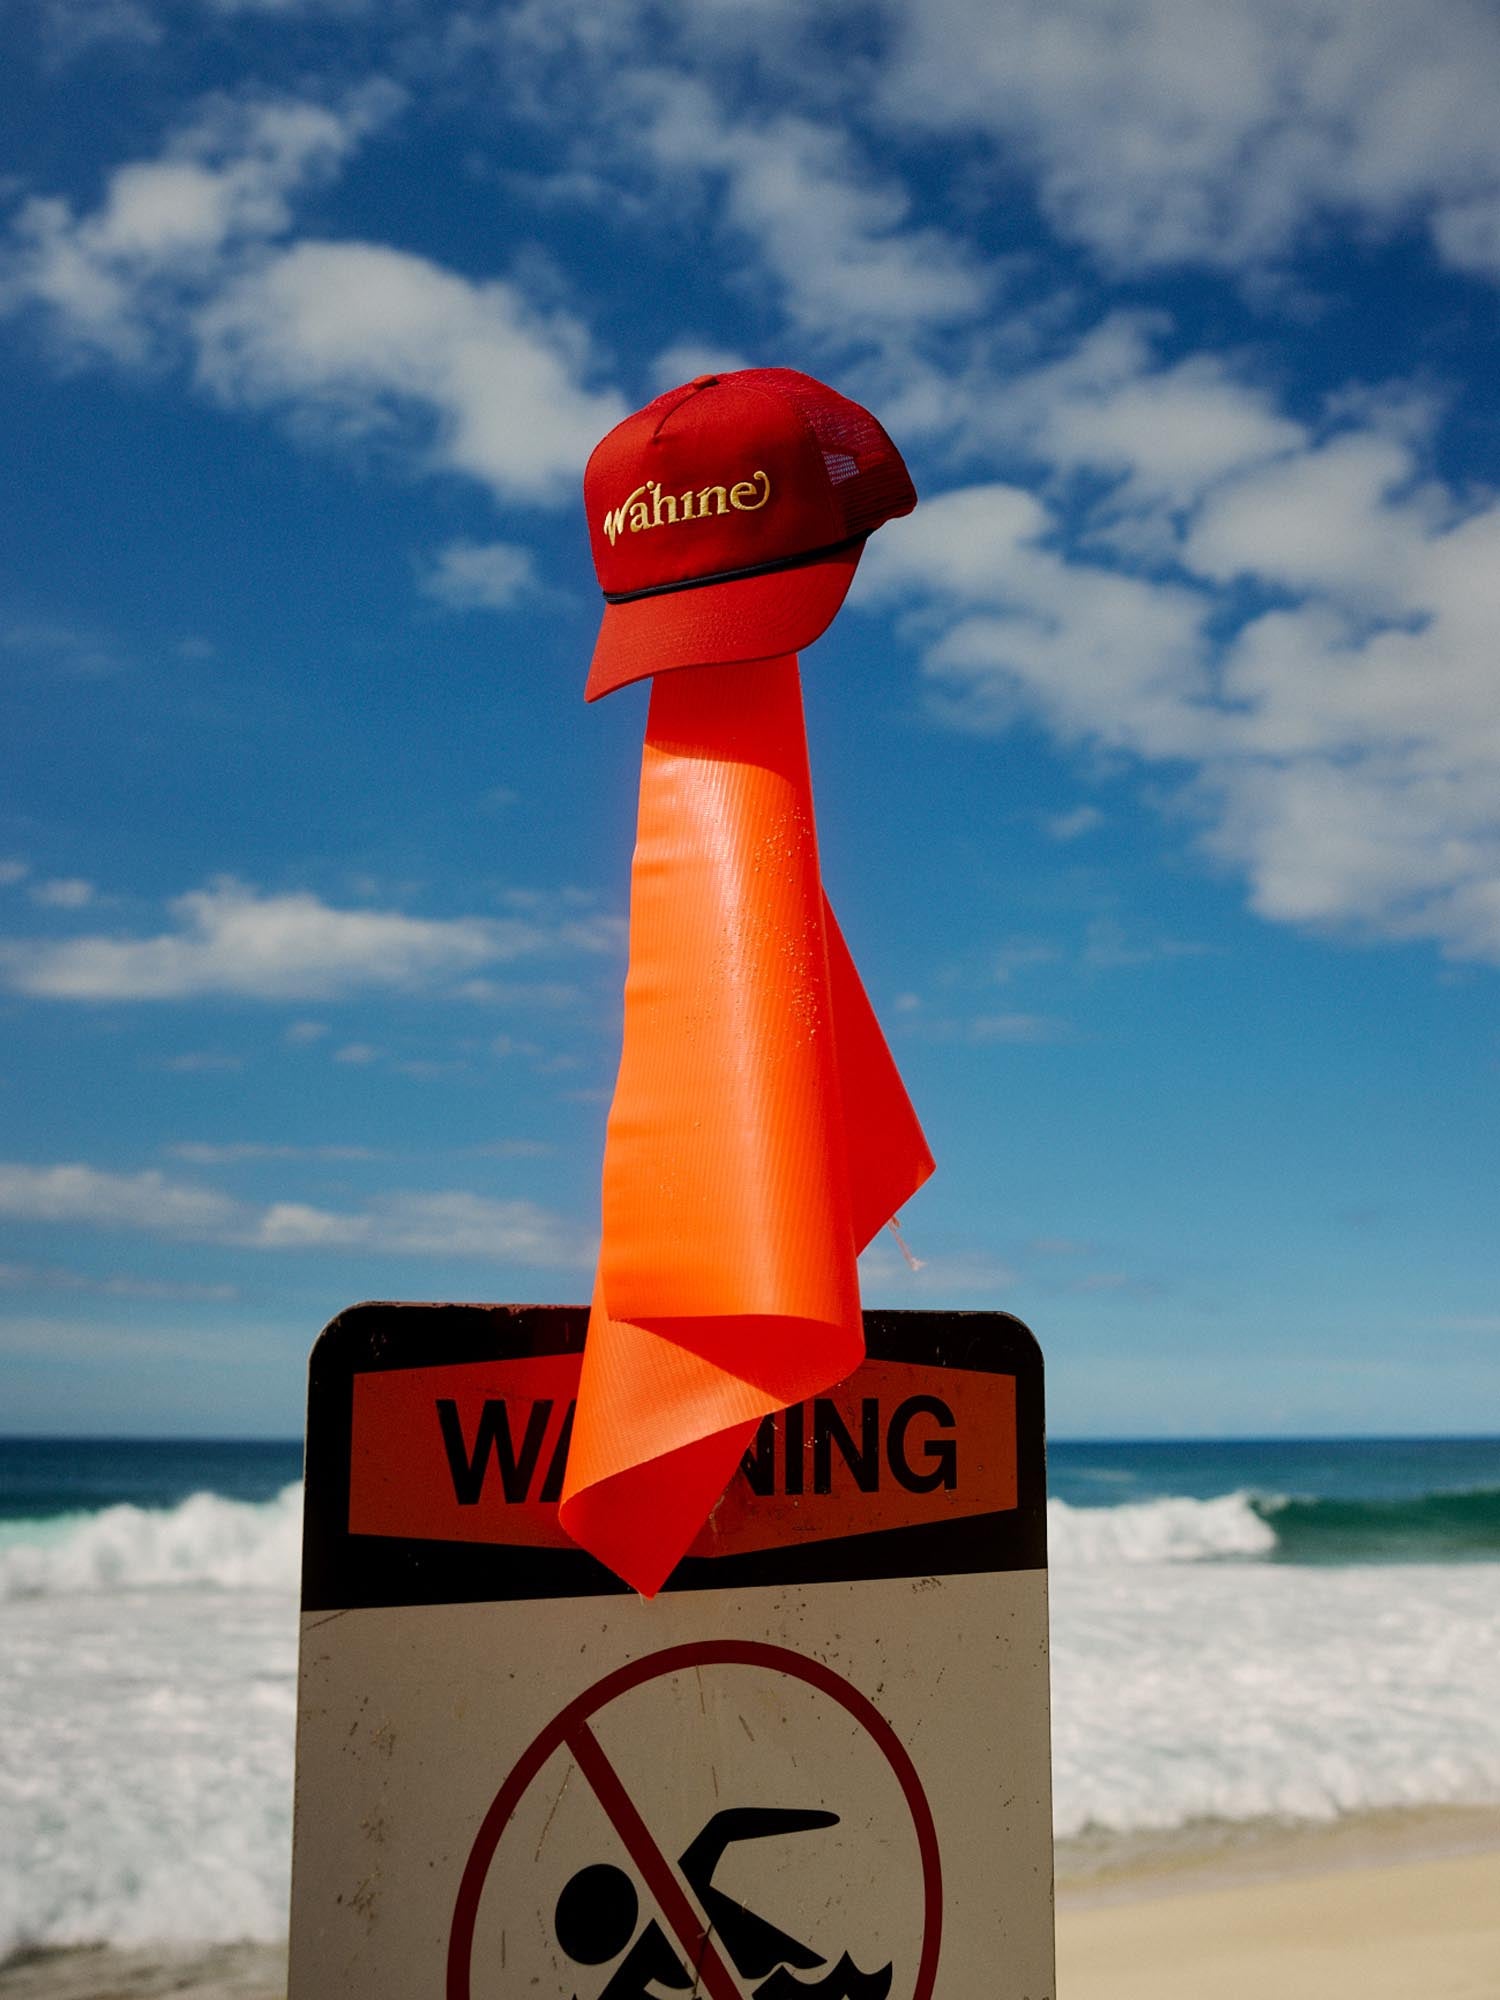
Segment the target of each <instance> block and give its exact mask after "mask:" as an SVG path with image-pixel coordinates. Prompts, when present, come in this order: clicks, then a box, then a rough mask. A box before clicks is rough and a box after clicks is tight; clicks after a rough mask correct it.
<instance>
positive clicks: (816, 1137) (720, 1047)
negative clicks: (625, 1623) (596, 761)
mask: <svg viewBox="0 0 1500 2000" xmlns="http://www.w3.org/2000/svg"><path fill="white" fill-rule="evenodd" d="M932 1164H933V1163H932V1156H931V1154H930V1153H929V1152H928V1150H927V1145H926V1141H925V1140H924V1139H923V1137H922V1132H921V1128H920V1127H919V1125H918V1123H917V1120H916V1115H915V1113H914V1112H913V1110H912V1108H911V1104H910V1102H909V1101H908V1099H907V1096H906V1092H905V1090H904V1088H903V1086H902V1083H901V1079H900V1077H899V1075H898V1074H897V1071H896V1066H895V1063H894V1062H893V1060H892V1058H891V1054H890V1051H889V1049H888V1048H887V1047H886V1044H885V1040H884V1037H883V1036H882V1034H881V1032H880V1027H879V1024H878V1023H877V1021H876V1019H875V1015H874V1012H873V1010H872V1009H871V1006H870V1003H869V1000H868V999H867V998H866V996H865V992H864V988H863V987H862V986H861V984H860V980H859V974H858V973H857V972H856V971H855V969H854V964H853V961H852V960H851V958H850V956H849V953H848V950H847V948H846V946H845V944H844V941H843V938H842V937H841V936H840V934H839V931H838V927H837V925H836V924H835V922H834V918H833V913H832V911H831V910H830V909H829V907H828V904H827V901H826V899H825V897H824V895H823V888H822V881H821V877H820V874H819V869H818V846H817V833H816V828H815V824H814V819H813V804H812V787H811V782H810V779H809V775H808V763H807V737H806V731H805V728H804V724H803V718H802V693H801V684H800V680H799V677H798V669H797V661H796V658H795V656H787V657H784V658H781V659H775V660H760V661H755V662H751V663H749V664H743V665H737V666H713V667H702V668H684V669H681V670H679V671H676V672H673V673H670V674H662V675H659V676H658V677H657V679H656V680H655V681H654V683H653V685H652V690H651V708H650V715H649V719H648V722H647V728H646V746H645V755H644V759H643V762H642V767H641V802H640V820H639V829H638V836H637V843H636V851H635V863H634V870H633V874H632V883H631V912H630V969H629V974H628V977H627V980H626V985H625V1035H624V1046H623V1052H622V1055H621V1060H620V1073H619V1081H618V1083H617V1084H616V1087H615V1096H614V1103H613V1105H612V1108H611V1111H610V1116H609V1128H608V1136H607V1139H606V1143H605V1155H604V1231H603V1240H602V1247H601V1251H600V1257H599V1273H598V1278H597V1281H596V1284H595V1288H594V1299H593V1308H592V1312H591V1315H590V1319H589V1330H588V1342H587V1346H586V1349H585V1352H584V1359H583V1375H582V1380H581V1383H580V1387H579V1394H578V1408H577V1415H576V1418H575V1422H574V1429H573V1438H572V1445H571V1449H570V1452H569V1457H568V1470H567V1478H566V1481H565V1485H564V1490H563V1499H562V1505H561V1519H562V1524H563V1526H564V1527H565V1528H566V1530H567V1531H568V1533H569V1534H570V1535H571V1536H573V1538H574V1539H575V1540H576V1541H578V1542H580V1543H581V1544H582V1545H583V1546H584V1547H585V1548H587V1549H589V1550H590V1551H591V1552H592V1553H593V1554H595V1555H596V1556H598V1557H599V1558H600V1559H601V1560H602V1561H603V1562H605V1563H607V1564H608V1565H609V1567H610V1568H611V1569H613V1570H614V1571H615V1572H616V1573H617V1574H618V1575H620V1576H622V1577H624V1578H625V1579H626V1581H627V1582H629V1583H631V1584H632V1585H634V1586H635V1588H636V1589H638V1590H641V1591H643V1592H645V1593H646V1594H647V1595H651V1594H653V1593H654V1592H655V1591H656V1590H658V1589H659V1588H660V1586H661V1584H662V1583H663V1582H664V1581H665V1579H666V1577H667V1576H668V1575H669V1573H670V1572H671V1570H672V1569H673V1567H674V1566H675V1564H676V1563H677V1561H678V1559H679V1558H680V1557H681V1556H682V1554H683V1552H684V1551H685V1550H686V1549H687V1547H688V1545H689V1544H690V1543H691V1542H692V1541H693V1539H694V1537H695V1536H696V1535H697V1533H698V1531H699V1529H700V1528H701V1527H702V1525H703V1522H704V1519H705V1517H706V1516H708V1515H709V1514H710V1513H711V1511H712V1508H713V1506H714V1503H715V1502H716V1501H717V1500H718V1498H719V1496H720V1494H721V1493H722V1492H723V1490H724V1488H725V1486H726V1485H727V1484H728V1482H729V1480H730V1478H731V1477H732V1476H733V1473H734V1470H735V1467H736V1464H737V1462H738V1460H739V1458H740V1455H741V1454H742V1452H743V1451H744V1449H745V1447H746V1445H747V1444H748V1443H749V1440H750V1438H751V1436H752V1435H753V1433H754V1430H755V1426H756V1425H757V1424H758V1423H759V1421H760V1420H761V1418H762V1417H764V1416H766V1415H768V1414H769V1413H770V1412H772V1411H774V1410H779V1409H783V1408H785V1407H786V1406H787V1405H788V1404H790V1403H796V1402H801V1401H803V1400H804V1399H805V1398H807V1397H809V1396H813V1395H816V1394H818V1393H820V1392H821V1391H823V1390H825V1389H828V1388H830V1387H831V1386H832V1385H833V1384H834V1383H836V1382H839V1381H842V1380H843V1378H844V1377H845V1376H846V1375H848V1374H849V1373H850V1372H851V1371H852V1370H853V1369H855V1368H856V1367H858V1365H859V1363H860V1362H861V1361H862V1360H863V1358H864V1337H863V1330H862V1324H861V1319H860V1303H859V1284H858V1278H857V1275H856V1270H855V1258H856V1256H857V1254H858V1252H859V1251H860V1250H861V1249H862V1248H863V1247H864V1245H865V1244H866V1243H867V1242H868V1241H869V1240H870V1238H871V1237H872V1236H873V1235H874V1234H875V1232H876V1231H877V1230H878V1229H879V1228H880V1227H881V1226H882V1225H883V1224H884V1223H885V1222H886V1221H887V1220H888V1219H889V1218H890V1217H891V1216H892V1215H894V1214H895V1213H896V1211H897V1210H898V1209H899V1208H900V1206H901V1204H902V1203H903V1202H904V1201H905V1200H906V1198H907V1197H908V1196H909V1195H910V1194H911V1193H912V1192H913V1191H914V1190H915V1189H916V1188H918V1187H920V1186H921V1184H922V1182H923V1181H924V1180H926V1178H927V1176H928V1175H929V1174H930V1173H931V1172H932Z"/></svg>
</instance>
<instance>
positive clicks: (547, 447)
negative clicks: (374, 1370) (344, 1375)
mask: <svg viewBox="0 0 1500 2000" xmlns="http://www.w3.org/2000/svg"><path fill="white" fill-rule="evenodd" d="M5 37H6V42H7V49H6V61H5V63H4V64H3V65H0V79H3V80H0V133H3V135H4V137H3V140H0V147H3V153H0V354H3V366H0V435H3V437H4V440H5V459H6V468H7V477H6V501H5V528H6V532H5V536H4V541H3V548H0V684H3V688H4V697H3V699H4V720H3V725H0V756H3V760H4V780H3V785H0V1023H3V1039H0V1394H3V1400H0V1429H27V1430H40V1431H52V1430H55V1431H78V1432H88V1431H101V1430H107V1431H123V1432H132V1433H140V1434H148V1435H149V1434H156V1433H169V1432H178V1431H198V1432H211V1433H221V1434H223V1433H236V1434H237V1433H249V1434H265V1433H270V1434H282V1435H285V1434H290V1433H292V1432H294V1431H295V1430H296V1429H297V1428H298V1426H299V1422H300V1402H301V1392H302V1367H303V1360H304V1357H305V1353H306V1350H307V1348H308V1346H309V1345H310V1343H311V1341H312V1339H313V1337H314V1335H315V1334H316V1332H317V1330H318V1328H319V1326H320V1325H321V1324H322V1323H323V1322H324V1321H325V1320H326V1319H327V1318H328V1317H329V1316H330V1315H331V1314H332V1313H333V1312H334V1311H336V1310H337V1309H338V1308H339V1307H340V1306H342V1305H344V1304H347V1303H349V1302H350V1301H352V1300H354V1299H356V1298H361V1297H408V1298H490V1299H563V1300H570V1299H581V1298H584V1297H586V1295H587V1288H588V1284H589V1279H590V1272H591V1262H592V1257H593V1251H594V1232H595V1228H596V1214H597V1186H598V1169H599V1158H600V1152H601V1147H602V1138H603V1121H604V1114H605V1109H606V1105H607V1100H608V1093H609V1089H610V1085H611V1082H612V1079H613V1070H614V1063H615V1060H616V1056H617V1052H618V1036H619V1016H620V984H621V979H622V976H623V968H624V955H623V941H624V920H625V915H626V894H627V886H628V871H629V851H630V840H631V830H632V813H633V806H634V793H635V779H636V770H637V763H638V757H639V745H640V736H641V728H642V723H643V719H644V694H643V691H642V690H640V689H635V690H630V691H627V692H625V693H622V694H620V695H617V696H615V697H614V698H612V699H611V700H609V701H607V702H605V703H602V704H600V705H599V706H598V707H595V708H590V709H585V707H584V706H583V704H582V700H581V689H582V683H583V676H584V672H585V669H586V664H587V659H588V654H589V649H590V645H591V641H592V635H593V631H594V627H595V624H596V620H597V596H596V592H595V586H594V582H593V577H592V572H591V569H590V566H589V562H588V555H587V547H586V542H585V538H584V532H583V524H582V520H581V515H580V506H579V499H578V485H579V479H580V476H581V471H582V465H583V461H584V459H585V458H586V456H587V453H588V451H589V449H590V448H591V446H592V445H593V443H594V442H595V441H596V439H597V438H598V437H599V436H600V435H602V433H603V432H604V431H605V430H606V429H607V428H608V427H609V426H610V425H611V424H612V423H614V422H615V421H616V420H617V419H618V418H619V417H620V416H622V415H624V414H625V413H626V412H627V411H628V410H629V409H632V408H634V407H636V406H638V405H639V404H640V403H642V402H644V401H646V400H647V399H648V397H649V396H650V395H652V394H653V393H655V392H656V391H657V390H658V389H660V388H662V387H665V386H668V385H670V384H671V383H672V382H674V381H677V380H681V379H684V378H685V377H687V376H690V375H692V374H695V373H698V372H700V371H701V370H704V369H707V368H715V367H729V366H736V365H747V364H748V365H766V364H781V365H791V366H796V367H800V368H804V369H807V370H809V371H810V372H812V373H814V374H818V375H820V376H822V377H824V378H825V379H827V380H829V381H831V382H833V383H834V384H835V385H836V386H837V387H839V388H840V389H842V390H844V391H845V392H846V393H848V394H851V395H854V396H856V397H858V398H859V399H860V400H862V401H864V402H866V403H868V404H869V405H870V406H871V407H872V408H873V409H875V410H876V412H877V413H878V414H879V415H880V416H881V417H882V418H883V420H884V421H885V423H886V425H887V428H888V429H889V430H890V431H891V432H892V434H893V435H894V436H895V438H896V439H897V441H898V442H899V443H900V444H901V446H902V448H903V450H904V451H905V453H906V455H907V457H908V460H909V462H910V464H911V466H912V468H913V472H914V475H915V477H916V480H917V484H918V488H919V491H920V493H921V495H922V502H921V505H920V506H919V508H918V510H917V512H916V514H915V515H913V516H912V517H911V518H910V519H909V520H907V521H903V522H898V523H893V524H891V525H890V526H888V527H887V528H885V529H883V530H882V531H881V532H880V534H879V535H878V536H877V537H876V538H875V540H874V541H873V542H872V544H871V546H870V549H869V551H868V553H867V556H866V559H865V562H864V564H863V567H862V570H861V573H860V576H859V578H858V580H857V583H856V588H855V592H854V594H853V595H852V597H851V599H850V603H849V606H848V607H847V609H846V610H845V611H844V613H843V614H841V616H840V618H839V620H838V622H837V624H836V625H835V627H834V629H833V630H832V631H831V632H830V633H829V634H828V635H827V636H826V637H825V638H824V639H823V640H822V641H820V642H819V644H818V645H817V647H816V648H815V649H814V650H812V651H811V652H810V653H809V654H808V656H807V659H806V661H805V663H804V667H805V680H806V686H807V698H808V712H809V728H810V736H811V743H812V754H813V764H814V775H815V781H816V787H817V794H818V802H819V813H820V825H821V833H822V844H823V853H824V866H825V874H826V876H827V879H828V882H829V886H830V890H831V893H832V895H833V898H834V901H835V904H836V906H837V908H838V909H839V911H840V914H841V918H842V921H843V924H844V927H845V930H846V931H847V933H848V935H849V938H850V941H851V944H852V945H853V947H854V950H855V953H856V957H857V958H858V960H859V962H860V964H861V966H862V968H863V970H864V972H865V975H866V980H867V984H868V985H869V988H870V991H871V995H872V997H873V999H874V1000H875V1003H876V1007H877V1010H878V1011H879V1012H880V1014H881V1016H882V1019H883V1021H884V1022H885V1024H886V1026H887V1029H888V1032H889V1035H890V1038H891V1041H892V1044H893V1046H894V1048H895V1050H896V1053H897V1056H898V1059H899V1061H900V1063H901V1066H902V1069H903V1072H904V1074H905V1076H906V1079H907V1082H908V1085H909V1087H910V1089H911V1092H912V1095H913V1097H914V1099H915V1100H916V1102H917V1104H918V1107H919V1109H920V1111H921V1113H922V1115H923V1118H924V1122H925V1124H926V1126H927V1129H928V1133H929V1136H930V1138H931V1140H932V1143H933V1146H934V1150H935V1152H936V1154H937V1157H938V1163H939V1170H938V1173H937V1175H936V1177H935V1178H934V1180H933V1181H932V1182H931V1183H930V1184H929V1186H928V1187H927V1189H925V1190H924V1191H923V1193H922V1194H921V1195H920V1196H919V1197H918V1198H917V1199H916V1200H915V1201H914V1202H913V1203H912V1205H911V1207H910V1209H909V1210H908V1211H907V1213H906V1216H905V1218H904V1222H905V1228H906V1233H907V1237H908V1240H909V1241H910V1243H911V1244H912V1246H913V1248H914V1250H915V1251H916V1253H917V1255H918V1256H919V1257H920V1258H921V1259H922V1260H923V1266H924V1267H923V1269H922V1270H921V1271H920V1272H917V1273H912V1272H910V1271H908V1270H907V1269H906V1267H905V1265H904V1264H903V1263H902V1261H901V1258H900V1256H899V1254H898V1253H897V1251H896V1248H895V1245H894V1244H893V1243H890V1242H882V1243H881V1244H879V1245H877V1246H876V1248H875V1249H874V1250H873V1251H872V1252H871V1253H870V1255H869V1256H868V1257H867V1259H866V1264H865V1294H866V1299H867V1302H869V1303H882V1304H899V1305H918V1304H923V1303H929V1304H934V1305H942V1306H964V1307H990V1306H1003V1307H1006V1308H1008V1309H1010V1310H1013V1311H1016V1312H1018V1313H1020V1314H1021V1315H1022V1316H1023V1317H1024V1318H1026V1319H1027V1320H1028V1321H1029V1322H1030V1323H1031V1324H1032V1325H1033V1326H1034V1327H1035V1329H1036V1331H1037V1332H1038V1334H1039V1336H1040V1337H1041V1339H1042V1342H1043V1345H1044V1347H1045V1349H1046V1352H1047V1355H1048V1359H1049V1364H1050V1370H1051V1377H1050V1379H1051V1403H1052V1422H1053V1426H1054V1429H1055V1430H1057V1431H1058V1432H1059V1433H1060V1434H1062V1435H1070V1434H1071V1435H1080V1434H1087V1435H1096V1436H1097V1435H1178V1434H1210V1435H1212V1434H1225V1433H1249V1434H1260V1433H1266V1432H1279V1431H1292V1432H1299V1431H1300V1432H1330V1431H1332V1432H1340V1431H1344V1432H1364V1431H1400V1430H1485V1429H1493V1428H1494V1427H1495V1412H1496V1408H1497V1392H1500V1287H1497V1282H1496V1249H1495V1243H1496V1234H1497V1232H1496V1228H1495V1221H1494V1210H1495V1188H1496V1168H1497V1164H1500V1159H1497V1154H1500V1140H1497V1133H1500V1118H1497V1115H1496V1114H1497V1103H1496V1100H1497V1095H1500V1033H1497V1023H1496V1011H1495V1000H1496V993H1497V981H1496V968H1497V963H1500V825H1497V810H1496V801H1497V799H1500V667H1497V663H1496V651H1495V634H1496V631H1497V629H1500V496H1497V490H1496V481H1497V471H1500V378H1497V374H1496V370H1495V366H1494V356H1495V335H1496V317H1497V286H1500V122H1497V121H1496V119H1495V117H1494V104H1495V101H1496V96H1497V91H1500V17H1497V16H1496V14H1495V13H1494V11H1493V9H1490V8H1488V7H1484V6H1477V5H1468V4H1460V0H1434V4H1433V5H1431V6H1429V7H1427V8H1424V9H1420V10H1419V9H1416V8H1412V7H1406V8H1399V7H1397V8H1383V9H1372V8H1369V7H1366V6H1362V5H1360V4H1358V0H1274V4H1273V0H1238V4H1235V5H1233V6H1217V5H1210V4H1206V0H1110V4H1108V5H1103V4H1100V0H1048V4H1046V5H1043V4H1041V0H1001V4H996V0H877V4H870V5H864V4H855V0H851V4H847V5H844V4H821V0H796V4H793V0H736V4H734V5H733V6H730V5H728V4H724V0H695V3H694V4H692V5H686V4H677V0H660V4H647V0H587V4H585V3H584V0H545V4H542V0H536V4H520V5H513V6H502V7H498V8H495V7H490V6H487V5H485V4H472V5H463V6H457V7H454V8H451V9H445V8H443V7H441V6H433V5H425V4H417V3H416V0H412V4H403V0H397V3H396V4H390V5H383V6H380V7H376V6H374V5H373V4H369V5H365V4H361V0H31V3H30V4H18V5H16V6H15V7H13V8H12V9H11V11H10V14H9V16H8V25H7V27H6V30H5Z"/></svg>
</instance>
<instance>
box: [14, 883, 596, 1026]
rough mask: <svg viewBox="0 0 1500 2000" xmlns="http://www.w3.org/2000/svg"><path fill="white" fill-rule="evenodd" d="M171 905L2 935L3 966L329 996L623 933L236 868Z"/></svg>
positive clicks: (127, 982) (85, 993) (103, 987)
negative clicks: (430, 908)
mask: <svg viewBox="0 0 1500 2000" xmlns="http://www.w3.org/2000/svg"><path fill="white" fill-rule="evenodd" d="M169 907H170V909H171V912H172V915H173V917H174V918H175V919H176V928H175V929H174V930H171V931H168V932H165V933H163V934H161V935H159V936H156V937H146V938H121V937H104V936H92V937H79V938H69V939H65V940H37V939H11V940H4V941H0V978H3V980H4V982H5V984H7V985H8V986H9V987H11V989H12V990H13V991H16V992H19V993H25V994H28V995H31V996H32V997H34V998H39V999H52V1000H181V999H190V998H195V997H198V996H201V995H204V994H232V995H235V996H238V997H241V998H248V999H259V1000H326V999H331V998H334V997H335V996H337V995H340V994H345V993H351V992H356V991H359V990H361V989H364V988H369V987H398V988H403V987H421V986H430V985H432V984H433V983H435V982H441V981H443V980H446V979H457V978H459V977H461V976H462V975H463V974H466V973H472V972H474V971H476V970H477V969H478V968H479V967H481V966H486V965H491V964H495V963H501V962H508V961H510V960H514V959H519V958H524V957H528V956H532V955H541V954H546V953H555V952H563V953H572V952H582V953H602V952H607V951H611V950H613V949H614V948H615V946H616V944H617V942H618V935H619V932H618V925H617V923H616V922H615V920H613V919H610V918H604V917H590V916H569V917H558V916H556V915H553V914H551V913H547V914H537V915H530V916H527V917H500V918H493V917H452V918H446V919H431V918H421V917H409V916H405V915H403V914H402V913H401V912H399V911H395V910H349V909H343V910H341V909H335V908H333V907H332V906H331V905H329V904H327V903H325V902H323V901H322V900H321V899H320V898H319V897H317V896H314V895H311V894H308V893H306V892H302V893H294V894H288V895H280V896H275V895H262V894H260V893H259V892H258V891H257V890H255V889H254V888H251V887H249V886H247V885H246V884H244V883H241V882H236V881H234V880H232V879H224V880H220V881H217V882H214V883H212V884H210V886H209V887H208V888H206V889H196V890H193V891H191V892H190V893H189V894H187V895H184V896H179V897H177V898H176V899H175V900H174V901H173V902H172V903H171V905H170V906H169ZM344 1059H346V1060H350V1059H352V1058H347V1057H346V1058H344Z"/></svg>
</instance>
